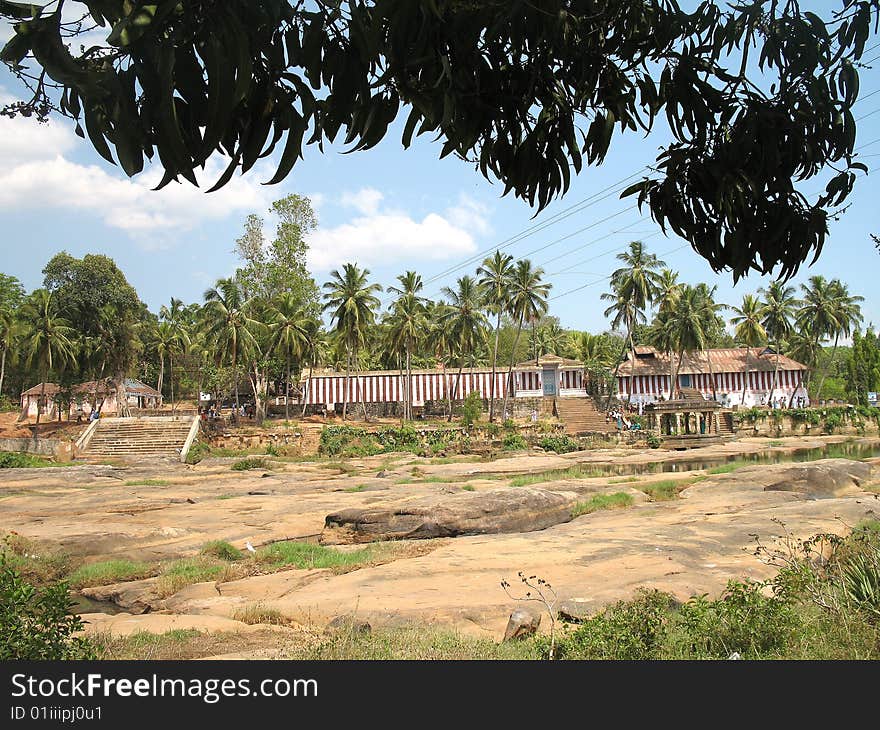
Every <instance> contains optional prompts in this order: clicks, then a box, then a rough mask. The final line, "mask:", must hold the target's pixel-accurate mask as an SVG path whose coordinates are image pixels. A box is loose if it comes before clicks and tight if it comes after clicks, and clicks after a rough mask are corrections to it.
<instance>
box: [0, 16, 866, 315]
mask: <svg viewBox="0 0 880 730" xmlns="http://www.w3.org/2000/svg"><path fill="white" fill-rule="evenodd" d="M7 35H8V31H7V30H6V29H5V28H0V41H2V40H3V39H4V38H5V37H6V36H7ZM878 41H880V39H872V40H869V42H868V46H869V47H870V46H872V45H874V44H875V43H877V42H878ZM877 54H880V48H877V49H876V50H875V51H873V52H871V53H868V54H867V58H873V57H874V55H877ZM861 90H862V91H861V97H862V99H863V101H860V102H859V103H858V105H857V107H856V117H857V118H858V117H860V116H863V115H866V116H865V119H864V120H863V121H861V122H859V124H858V139H857V143H856V146H857V147H861V146H862V145H866V144H867V143H871V142H874V143H873V144H869V145H868V146H867V147H865V148H864V149H863V150H862V154H863V155H864V157H863V159H862V161H863V162H865V163H866V164H867V165H868V166H869V168H871V169H872V170H873V169H874V168H875V167H876V166H877V163H878V162H880V141H876V142H875V140H880V93H877V94H875V95H873V96H871V97H870V98H865V97H867V96H868V95H869V94H872V92H880V58H878V59H877V61H876V62H875V63H874V67H873V68H871V69H868V70H863V71H862V72H861ZM20 94H22V91H21V90H20V89H19V88H18V87H17V86H16V81H15V80H14V79H13V78H12V77H11V76H10V75H9V74H8V73H7V72H6V71H5V70H4V71H3V72H0V99H2V100H4V101H8V100H9V99H10V97H16V96H17V95H20ZM400 128H401V127H400V125H398V126H397V127H395V128H392V130H391V131H390V133H389V135H388V136H387V137H386V139H385V140H384V141H383V143H381V144H380V145H379V146H377V147H376V148H374V149H373V150H369V151H366V152H357V153H353V154H350V155H347V154H343V153H342V152H343V148H342V147H341V146H338V145H337V146H331V147H325V153H324V154H321V153H320V152H319V151H318V150H317V149H316V148H309V149H308V150H307V151H306V156H305V160H303V161H300V163H299V164H298V165H297V166H296V167H295V168H294V171H293V173H292V174H291V175H290V176H289V177H288V178H287V180H285V181H284V182H282V183H281V184H280V185H276V186H271V187H270V186H264V185H261V183H262V182H263V181H265V180H268V179H269V178H270V177H271V175H272V172H273V169H274V168H273V166H272V164H271V161H269V162H268V164H264V165H262V166H259V165H258V166H257V167H255V168H254V169H253V170H252V171H251V172H250V173H249V174H248V175H247V176H245V177H244V178H236V179H235V180H234V182H233V183H231V184H230V185H228V186H227V187H226V188H224V189H222V190H221V191H219V192H217V193H212V194H205V193H203V192H201V190H197V189H195V188H192V186H190V185H188V184H187V183H183V184H182V185H175V184H172V185H171V186H169V187H168V188H167V189H165V190H163V191H161V192H158V193H156V192H152V191H150V189H149V188H150V187H151V186H152V185H153V184H155V182H156V181H157V180H158V179H159V177H160V173H159V170H158V169H151V170H147V171H146V172H145V173H143V174H142V175H141V176H139V177H138V178H136V179H135V180H133V181H130V180H128V179H127V178H126V176H125V175H124V173H122V172H121V170H119V169H118V168H116V167H114V166H112V165H110V164H108V163H107V162H105V161H104V160H102V159H101V158H100V157H99V156H98V155H97V154H96V153H94V152H93V151H92V150H91V147H90V146H89V145H88V144H87V143H86V142H84V141H83V140H80V139H79V138H78V137H76V136H74V135H73V132H72V127H71V126H70V125H69V124H67V123H66V122H65V121H64V120H56V121H53V122H51V123H50V124H49V125H38V124H37V123H36V122H34V121H33V120H28V119H15V120H9V119H6V118H0V160H2V162H3V164H2V167H0V216H2V220H3V228H2V237H0V271H3V272H5V273H9V274H13V275H15V276H17V277H18V278H19V279H20V280H21V281H22V282H23V284H24V285H25V286H26V287H28V288H29V289H30V288H34V287H37V286H39V285H40V284H41V280H42V275H41V269H42V268H43V266H44V265H45V263H46V262H47V261H48V260H49V258H51V256H52V255H54V254H55V253H56V252H58V251H59V250H62V249H63V250H67V251H68V252H70V253H71V254H73V255H75V256H82V255H83V254H86V253H104V254H107V255H109V256H112V257H113V258H114V259H115V260H116V261H117V263H118V264H119V266H120V267H121V268H122V270H123V271H124V272H125V274H126V276H127V278H128V280H129V281H130V282H131V283H132V284H133V285H134V286H135V287H136V289H137V291H138V293H139V294H140V296H141V298H142V299H143V300H144V301H145V302H146V303H147V304H148V306H149V307H150V308H151V309H152V310H154V311H155V310H157V309H158V307H159V306H160V305H161V304H163V303H166V302H167V301H168V300H169V299H170V298H171V297H172V296H175V297H178V298H181V299H183V300H184V301H187V302H191V301H201V295H202V292H203V291H204V290H205V289H206V288H207V287H208V286H210V285H211V284H212V283H213V282H214V281H215V280H216V279H217V278H219V277H222V276H227V275H229V274H231V273H232V271H233V269H234V268H235V266H236V259H235V256H234V254H233V253H232V250H233V246H234V242H235V239H236V238H237V237H238V236H239V235H240V234H241V231H242V229H243V223H244V219H245V217H246V216H247V214H248V213H251V212H255V213H258V214H261V215H265V214H266V212H267V209H268V207H269V204H270V203H271V201H272V200H275V199H277V198H280V197H283V196H284V195H287V194H289V193H299V194H303V195H308V196H309V197H310V198H311V199H312V200H313V203H314V205H315V208H316V210H317V213H318V217H319V230H318V232H317V233H316V234H315V236H314V237H313V238H312V240H311V241H310V244H311V247H312V252H311V257H310V262H311V264H312V268H313V274H314V276H315V278H316V280H317V281H318V283H322V282H323V281H325V280H326V279H327V275H328V272H329V271H330V270H331V269H333V268H335V267H337V266H340V265H341V264H342V263H345V262H347V261H354V262H357V263H358V264H360V265H361V266H366V267H368V268H369V269H370V271H371V272H372V275H373V277H374V278H375V280H377V281H378V282H379V283H381V284H383V285H387V284H389V283H393V280H394V277H395V276H396V275H397V274H399V273H401V272H403V271H404V270H406V269H415V270H417V271H419V272H421V273H422V275H423V277H424V278H425V279H426V280H430V279H431V278H432V277H435V276H438V275H440V274H443V275H442V276H440V277H439V278H438V279H437V280H436V281H432V282H430V283H429V284H428V286H427V287H426V289H427V293H428V294H429V295H437V294H439V290H440V288H441V287H442V286H444V285H451V284H454V280H455V278H456V277H458V276H461V275H463V274H465V273H473V269H474V268H475V265H474V264H470V265H466V266H463V267H461V268H455V269H454V270H452V271H449V270H450V269H453V268H454V267H457V266H458V265H459V264H461V263H462V262H463V261H466V260H467V259H470V258H472V257H473V256H474V255H476V254H479V253H480V252H483V251H488V250H491V248H492V247H493V246H496V245H498V244H499V243H501V242H503V241H506V240H508V239H510V238H511V237H515V236H517V235H518V234H520V233H521V232H522V231H524V230H526V229H529V228H531V227H534V226H536V225H537V226H540V225H541V224H542V223H543V222H545V221H552V220H553V217H554V215H556V214H558V213H560V212H561V211H565V210H567V209H570V208H573V207H574V209H573V210H572V211H571V215H569V216H568V217H566V218H565V219H563V220H559V221H558V222H555V223H550V224H549V225H547V226H546V227H544V228H543V230H539V231H537V232H535V233H533V234H531V235H528V236H527V237H525V238H523V239H522V240H519V241H517V242H516V243H514V244H512V245H510V246H506V247H505V250H506V251H508V252H509V253H511V254H513V255H514V256H517V257H522V256H529V257H530V258H531V259H532V260H533V262H534V263H535V264H536V265H539V266H542V267H543V268H544V270H545V271H546V273H547V278H548V280H549V281H550V282H551V283H552V285H553V289H552V292H551V297H552V298H553V299H552V301H551V310H550V313H551V314H554V315H556V316H558V317H559V318H560V320H561V322H562V324H563V325H564V326H566V327H571V328H576V329H587V330H591V331H601V330H603V329H606V328H607V322H606V320H605V319H604V317H603V315H602V311H603V309H604V306H603V304H602V302H600V299H599V295H600V294H601V293H602V292H603V291H605V288H606V285H607V282H606V280H605V279H604V278H603V277H606V276H607V275H608V274H609V273H610V272H611V271H612V270H613V269H614V268H616V260H615V255H616V254H617V253H619V252H620V251H621V250H623V249H624V248H625V247H626V244H627V242H628V241H630V240H633V239H642V240H644V241H645V243H646V245H647V246H648V247H649V249H650V250H651V251H652V252H653V253H656V254H658V255H659V256H660V257H661V258H662V259H663V260H664V261H666V263H667V264H668V265H669V266H670V267H671V268H673V269H674V270H677V271H678V272H680V278H681V279H682V280H684V281H687V282H691V283H694V282H698V281H706V282H710V283H713V284H717V285H718V297H719V299H720V301H723V302H726V303H739V302H740V301H741V299H742V295H743V294H744V293H747V292H751V291H754V290H756V289H758V288H759V287H761V286H765V285H766V284H767V283H768V281H769V278H768V277H764V278H761V277H758V276H757V275H754V274H753V275H750V276H749V277H747V278H746V279H744V280H742V281H741V282H739V283H738V284H737V286H736V287H734V286H733V282H732V277H731V275H730V274H727V273H722V274H720V275H718V274H715V273H714V272H712V270H711V269H710V268H709V266H708V264H706V263H705V261H704V260H703V259H702V258H700V257H699V256H698V255H697V254H696V253H694V252H693V251H692V250H691V249H690V247H689V246H687V244H685V242H684V241H682V240H681V239H679V238H677V237H675V236H672V235H670V236H665V235H663V234H662V233H660V232H659V227H658V226H657V225H656V224H655V223H654V222H653V221H651V220H650V217H648V216H647V215H645V216H641V215H640V214H639V212H638V211H637V209H636V208H635V205H634V203H633V202H632V199H627V200H626V201H621V200H619V198H618V197H617V195H610V196H607V197H605V198H604V199H598V198H594V199H593V200H588V198H590V196H596V195H597V193H599V194H600V197H601V194H604V193H603V191H605V192H607V189H608V188H609V186H613V185H615V184H616V183H618V182H619V181H621V180H624V179H625V178H627V176H628V175H633V174H635V173H637V172H638V171H639V170H640V169H641V168H643V167H644V166H645V165H646V164H650V163H652V162H653V161H654V158H655V156H656V153H657V150H658V147H659V146H660V144H662V143H663V141H664V139H665V128H664V127H663V124H662V120H658V130H657V132H656V133H655V134H652V135H651V137H650V138H648V139H644V138H643V137H641V136H639V135H638V134H632V133H628V134H627V135H625V136H619V135H617V134H616V135H615V137H614V139H613V141H612V148H611V151H610V153H609V155H608V157H607V159H606V160H605V163H604V164H603V165H602V166H600V167H594V168H588V169H586V170H585V171H584V172H582V173H581V174H580V175H579V176H578V177H577V178H575V179H574V180H573V184H572V186H571V189H570V190H569V192H568V194H567V195H566V196H565V197H564V198H562V199H560V200H558V201H556V202H555V203H553V204H552V205H551V206H550V207H549V208H547V209H546V210H545V211H543V212H542V213H541V214H540V215H539V216H538V217H537V218H533V217H532V216H533V214H534V210H532V209H530V208H529V206H528V205H527V204H525V203H523V202H521V201H518V200H516V199H515V198H513V197H512V196H508V197H506V198H502V197H500V195H501V192H502V190H503V187H502V186H501V185H500V184H498V183H495V184H491V183H490V182H489V181H487V180H485V179H484V178H483V177H482V176H481V175H480V174H479V173H478V172H476V171H475V170H474V169H473V167H472V166H471V165H468V164H467V163H465V162H462V161H460V160H457V159H452V158H446V159H445V160H439V159H437V157H438V154H439V150H440V145H439V144H434V143H432V142H431V141H430V140H429V139H427V138H420V139H418V140H417V141H416V142H415V143H414V145H413V146H412V147H411V148H410V149H409V150H403V148H402V146H401V144H400ZM209 167H210V166H209ZM219 170H220V163H219V162H218V163H217V164H216V165H213V169H212V170H210V171H209V173H210V174H207V175H203V176H202V179H203V180H204V182H205V183H208V184H204V185H203V189H207V188H208V187H210V184H211V183H212V182H213V179H215V178H216V176H217V175H218V174H219ZM876 175H877V173H876V172H872V174H871V175H869V176H868V178H863V179H861V180H860V181H859V184H858V185H857V189H856V192H855V193H854V195H853V196H852V198H851V203H852V205H851V206H850V208H849V209H848V210H847V211H846V213H845V214H844V215H843V217H842V218H841V220H839V221H837V222H833V223H832V224H831V235H830V238H829V240H828V242H827V244H826V246H825V249H824V251H823V253H822V255H821V257H820V259H819V261H818V262H817V263H816V264H814V265H813V266H812V267H807V266H804V267H802V269H801V272H800V273H799V275H798V276H797V277H796V279H795V280H794V283H795V284H799V283H800V282H802V281H806V279H807V278H808V277H809V276H811V275H813V274H823V275H825V276H826V277H838V278H841V279H843V280H844V281H845V282H847V283H848V284H849V286H850V290H851V292H852V293H855V294H861V295H862V296H864V297H865V302H864V304H863V312H864V315H865V320H866V322H867V321H873V322H875V323H878V324H880V295H878V292H877V283H876V278H877V271H878V264H880V253H878V252H877V251H876V250H875V249H874V247H873V245H872V242H871V240H870V237H869V234H870V233H871V232H874V233H880V216H878V215H877V210H876V206H877V200H878V197H877V194H876V188H875V187H874V185H875V184H876V183H875V181H874V180H873V179H872V178H873V177H874V176H876ZM635 179H636V178H635V177H634V178H632V180H635ZM802 189H803V190H804V191H805V192H806V193H808V194H810V197H812V198H814V197H815V194H816V193H818V191H819V190H820V189H821V184H820V183H819V182H818V181H815V180H814V181H812V182H809V183H806V184H805V185H804V186H803V188H802ZM581 201H586V202H585V203H583V204H581V205H580V206H577V205H576V204H579V203H581ZM606 219H607V220H606ZM271 225H272V222H271V220H270V219H269V218H268V216H267V227H270V228H271ZM560 239H564V240H560ZM539 249H542V250H539ZM444 272H448V273H444ZM585 285H586V286H585ZM579 287H583V288H580V289H579V290H577V291H572V290H576V289H578V288H579ZM568 292H572V293H568Z"/></svg>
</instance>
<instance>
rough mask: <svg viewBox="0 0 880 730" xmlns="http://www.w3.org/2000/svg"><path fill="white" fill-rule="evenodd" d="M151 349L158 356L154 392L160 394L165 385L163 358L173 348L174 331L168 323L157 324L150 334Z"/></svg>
mask: <svg viewBox="0 0 880 730" xmlns="http://www.w3.org/2000/svg"><path fill="white" fill-rule="evenodd" d="M152 340H153V348H154V349H155V351H156V354H157V355H158V356H159V377H158V378H157V379H156V390H158V391H159V393H161V392H162V386H163V385H164V384H165V356H166V355H167V354H168V353H169V352H170V351H171V348H172V347H174V331H173V330H172V329H171V325H170V324H168V322H159V324H158V325H156V326H155V327H154V328H153V332H152Z"/></svg>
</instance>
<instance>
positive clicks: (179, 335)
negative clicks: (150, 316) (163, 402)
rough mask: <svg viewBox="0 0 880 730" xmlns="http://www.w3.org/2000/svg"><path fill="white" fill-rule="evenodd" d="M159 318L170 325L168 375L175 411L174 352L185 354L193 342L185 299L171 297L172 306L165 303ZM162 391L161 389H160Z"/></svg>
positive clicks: (172, 407) (172, 405)
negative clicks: (184, 304) (188, 324)
mask: <svg viewBox="0 0 880 730" xmlns="http://www.w3.org/2000/svg"><path fill="white" fill-rule="evenodd" d="M159 318H160V319H161V320H162V323H163V324H167V325H168V333H169V336H170V339H169V347H168V359H169V373H168V377H169V380H170V381H171V411H172V413H173V412H174V410H175V408H176V403H175V401H174V353H175V352H178V353H180V354H181V355H183V354H184V353H185V352H186V350H187V348H188V347H189V346H190V345H191V344H192V340H191V338H190V332H189V327H188V326H187V322H186V312H185V309H184V306H183V301H182V300H180V299H175V298H174V297H172V298H171V306H170V307H166V306H165V305H164V304H163V305H162V306H161V307H160V308H159ZM159 392H160V393H161V390H160V391H159Z"/></svg>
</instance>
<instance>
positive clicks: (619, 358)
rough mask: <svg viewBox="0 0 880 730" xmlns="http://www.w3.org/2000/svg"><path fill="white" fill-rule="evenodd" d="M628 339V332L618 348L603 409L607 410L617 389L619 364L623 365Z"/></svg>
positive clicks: (630, 388)
mask: <svg viewBox="0 0 880 730" xmlns="http://www.w3.org/2000/svg"><path fill="white" fill-rule="evenodd" d="M629 339H631V338H630V336H629V334H627V336H626V338H625V339H624V340H623V347H621V348H620V354H619V355H618V356H617V365H615V366H614V373H613V375H612V378H614V382H613V383H612V384H611V387H610V388H609V389H608V398H606V399H605V407H604V408H603V409H602V410H603V411H607V410H608V407H609V406H610V405H611V398H612V397H613V396H614V393H615V391H616V390H617V379H618V376H619V373H620V366H621V365H623V353H625V352H626V342H627V340H629ZM628 390H632V374H630V387H629V389H628Z"/></svg>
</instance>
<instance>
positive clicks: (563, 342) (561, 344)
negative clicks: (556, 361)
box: [530, 322, 571, 365]
mask: <svg viewBox="0 0 880 730" xmlns="http://www.w3.org/2000/svg"><path fill="white" fill-rule="evenodd" d="M531 339H532V342H531V343H530V344H531V347H532V351H533V353H534V355H535V365H537V364H538V359H539V358H540V357H541V355H546V354H547V353H553V354H554V355H562V354H563V353H564V352H565V350H566V348H567V347H568V344H569V342H570V339H571V338H570V337H569V335H568V332H566V331H565V330H564V329H562V327H561V326H560V325H559V323H558V322H551V323H550V324H548V325H546V326H544V327H539V328H538V329H537V330H533V334H532V338H531Z"/></svg>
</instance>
